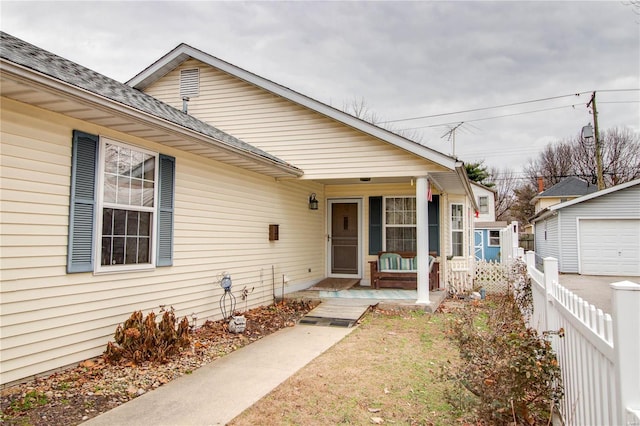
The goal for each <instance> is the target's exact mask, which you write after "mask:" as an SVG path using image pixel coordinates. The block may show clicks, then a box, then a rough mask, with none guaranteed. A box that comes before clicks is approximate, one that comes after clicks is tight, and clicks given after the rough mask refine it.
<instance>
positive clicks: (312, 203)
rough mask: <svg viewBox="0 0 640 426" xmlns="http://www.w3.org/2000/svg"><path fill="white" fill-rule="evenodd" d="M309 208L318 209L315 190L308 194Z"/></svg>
mask: <svg viewBox="0 0 640 426" xmlns="http://www.w3.org/2000/svg"><path fill="white" fill-rule="evenodd" d="M309 210H318V200H316V193H315V192H314V193H313V194H311V195H310V196H309Z"/></svg>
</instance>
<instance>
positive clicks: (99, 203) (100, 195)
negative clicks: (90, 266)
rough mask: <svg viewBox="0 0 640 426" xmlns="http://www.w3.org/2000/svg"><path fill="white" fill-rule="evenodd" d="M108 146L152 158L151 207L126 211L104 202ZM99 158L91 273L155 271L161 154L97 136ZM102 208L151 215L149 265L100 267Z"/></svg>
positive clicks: (119, 206)
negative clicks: (92, 270) (153, 160)
mask: <svg viewBox="0 0 640 426" xmlns="http://www.w3.org/2000/svg"><path fill="white" fill-rule="evenodd" d="M107 144H111V145H116V146H119V147H123V148H129V149H132V150H135V151H137V152H141V153H144V154H148V155H151V156H153V157H154V158H155V167H154V170H153V173H154V176H153V179H154V180H153V183H154V184H153V207H145V206H135V207H134V206H129V208H128V209H127V208H124V209H123V207H125V206H124V205H120V204H115V203H105V201H104V184H105V183H104V171H105V157H106V155H105V150H106V146H107ZM98 149H99V154H98V156H99V158H100V161H99V162H98V165H97V169H98V179H97V188H98V190H97V194H96V195H97V197H96V198H97V200H96V220H95V223H96V226H95V229H94V231H93V232H94V235H95V238H94V240H95V241H94V244H95V248H94V255H95V259H94V265H95V268H94V272H95V273H96V274H103V273H107V272H123V271H124V272H126V271H138V270H149V269H155V268H156V247H157V243H156V239H157V234H158V212H159V208H158V186H159V185H158V178H159V169H160V153H158V152H155V151H150V150H148V149H145V148H142V147H139V146H136V145H132V144H128V143H125V142H120V141H117V140H114V139H111V138H107V137H103V136H101V137H100V140H99V148H98ZM104 208H116V209H120V210H132V211H141V212H150V213H151V238H150V239H149V252H150V253H149V259H150V260H151V262H149V263H135V264H129V265H103V264H102V261H101V259H102V224H103V222H102V221H103V218H104V215H103V209H104Z"/></svg>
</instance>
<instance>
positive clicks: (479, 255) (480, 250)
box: [474, 229, 484, 260]
mask: <svg viewBox="0 0 640 426" xmlns="http://www.w3.org/2000/svg"><path fill="white" fill-rule="evenodd" d="M474 232H475V244H474V248H475V255H476V260H484V231H483V230H478V229H476V230H475V231H474Z"/></svg>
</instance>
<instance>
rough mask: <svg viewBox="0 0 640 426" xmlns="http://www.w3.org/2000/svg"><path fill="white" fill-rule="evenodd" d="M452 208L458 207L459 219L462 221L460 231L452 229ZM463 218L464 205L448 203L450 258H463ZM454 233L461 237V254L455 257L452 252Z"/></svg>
mask: <svg viewBox="0 0 640 426" xmlns="http://www.w3.org/2000/svg"><path fill="white" fill-rule="evenodd" d="M454 206H460V219H461V220H462V228H460V229H457V228H456V229H454V228H453V208H454ZM464 216H465V209H464V204H463V203H450V205H449V228H450V229H449V241H450V244H451V256H454V257H464V246H465V245H464V227H465V221H464ZM454 232H455V233H459V234H461V235H462V244H461V247H462V254H460V255H456V254H454V252H453V234H454Z"/></svg>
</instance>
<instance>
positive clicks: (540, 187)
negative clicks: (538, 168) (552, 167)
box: [538, 176, 544, 194]
mask: <svg viewBox="0 0 640 426" xmlns="http://www.w3.org/2000/svg"><path fill="white" fill-rule="evenodd" d="M543 191H544V180H543V179H542V176H539V177H538V194H540V193H541V192H543Z"/></svg>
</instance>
